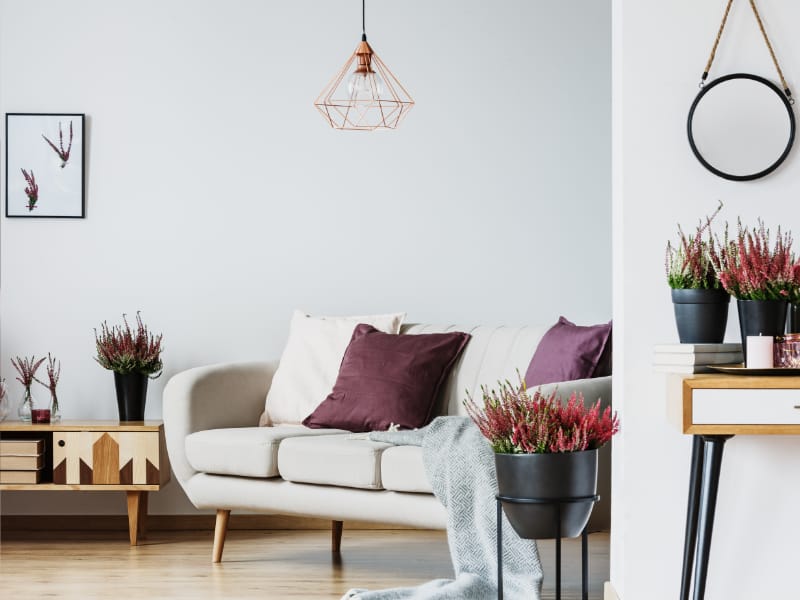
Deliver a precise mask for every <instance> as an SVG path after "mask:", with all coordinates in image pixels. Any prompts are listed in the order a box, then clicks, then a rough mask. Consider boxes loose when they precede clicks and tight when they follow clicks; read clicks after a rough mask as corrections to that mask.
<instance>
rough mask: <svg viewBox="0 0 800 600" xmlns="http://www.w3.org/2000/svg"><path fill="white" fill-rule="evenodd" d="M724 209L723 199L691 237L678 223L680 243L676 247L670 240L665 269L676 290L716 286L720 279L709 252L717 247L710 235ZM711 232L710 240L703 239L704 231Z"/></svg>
mask: <svg viewBox="0 0 800 600" xmlns="http://www.w3.org/2000/svg"><path fill="white" fill-rule="evenodd" d="M721 210H722V201H720V203H719V206H718V207H717V210H715V211H714V212H713V213H712V214H711V216H710V217H706V219H705V223H704V222H703V221H700V224H698V226H697V229H696V230H695V233H694V235H693V236H692V237H689V236H687V235H686V234H685V233H684V231H683V229H682V228H681V226H680V225H678V243H677V244H676V245H675V246H673V245H672V243H671V242H667V252H666V259H665V261H664V262H665V269H666V272H667V282H668V283H669V287H671V288H673V289H697V288H701V289H716V288H719V280H718V279H717V277H716V275H715V274H714V269H713V268H712V265H711V259H710V255H711V253H712V252H713V250H714V238H713V236H712V235H711V222H712V221H713V220H714V217H716V216H717V215H718V214H719V211H721ZM706 232H708V241H705V240H703V234H704V233H706Z"/></svg>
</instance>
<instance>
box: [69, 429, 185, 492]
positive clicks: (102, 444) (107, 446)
mask: <svg viewBox="0 0 800 600" xmlns="http://www.w3.org/2000/svg"><path fill="white" fill-rule="evenodd" d="M160 445H161V444H160V436H159V432H158V431H57V432H54V433H53V483H64V484H83V485H88V484H92V485H114V484H116V485H131V484H133V485H159V484H160V483H164V482H166V479H167V478H168V477H169V463H168V462H167V459H166V452H164V451H163V449H162V448H161V447H160Z"/></svg>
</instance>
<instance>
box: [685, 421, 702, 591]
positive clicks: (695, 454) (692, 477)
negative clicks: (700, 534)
mask: <svg viewBox="0 0 800 600" xmlns="http://www.w3.org/2000/svg"><path fill="white" fill-rule="evenodd" d="M702 479H703V438H702V436H700V435H695V436H694V439H693V441H692V464H691V467H690V469H689V500H688V502H687V506H686V535H685V536H684V541H683V570H682V571H681V597H680V600H689V592H690V591H691V587H692V565H693V563H694V551H695V548H696V547H697V513H698V508H699V507H700V484H701V482H702Z"/></svg>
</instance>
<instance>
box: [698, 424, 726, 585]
mask: <svg viewBox="0 0 800 600" xmlns="http://www.w3.org/2000/svg"><path fill="white" fill-rule="evenodd" d="M732 437H733V436H731V435H704V436H703V444H704V448H703V474H702V477H703V483H702V487H701V488H700V504H699V514H698V520H697V529H698V531H697V534H698V538H697V557H696V560H695V567H694V600H703V598H704V597H705V594H706V577H707V576H708V557H709V555H710V554H711V533H712V531H713V529H714V513H715V512H716V509H717V491H718V490H719V474H720V471H721V470H722V451H723V449H724V448H725V442H727V441H728V440H729V439H730V438H732Z"/></svg>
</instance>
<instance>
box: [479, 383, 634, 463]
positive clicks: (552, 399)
mask: <svg viewBox="0 0 800 600" xmlns="http://www.w3.org/2000/svg"><path fill="white" fill-rule="evenodd" d="M481 392H482V394H483V407H479V406H478V405H477V403H476V402H475V401H474V400H473V398H472V397H471V396H470V395H469V393H467V399H466V400H465V401H464V406H465V408H466V410H467V414H469V416H470V417H471V418H472V420H473V421H474V422H475V424H476V425H477V426H478V429H479V430H480V431H481V433H482V434H483V435H484V437H486V438H487V439H488V440H489V442H490V443H491V445H492V449H493V450H494V451H495V452H498V453H505V454H545V453H558V452H580V451H582V450H593V449H595V448H600V447H601V446H603V445H605V444H606V443H608V442H609V441H610V440H611V437H612V436H613V435H614V434H615V433H617V432H618V431H619V420H618V418H617V415H616V413H614V414H613V415H612V414H611V407H610V406H609V407H607V408H606V409H605V410H604V411H603V412H602V413H601V412H600V400H598V401H597V403H595V404H594V405H593V406H591V407H590V408H587V407H586V406H585V405H584V402H583V396H582V395H581V394H576V393H575V392H573V393H572V395H571V396H570V397H569V400H568V401H567V403H566V404H563V403H562V402H561V399H560V398H559V397H558V396H557V395H556V394H557V392H555V391H554V392H552V393H551V394H550V395H547V396H546V395H544V394H542V393H541V392H540V391H539V390H536V391H535V392H533V394H531V393H529V392H528V390H527V388H526V386H525V382H524V381H522V379H521V378H520V384H519V386H518V387H513V386H512V385H511V384H510V383H509V382H508V381H506V382H505V383H500V391H499V392H496V391H495V390H491V391H490V390H487V389H486V387H483V386H481Z"/></svg>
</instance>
